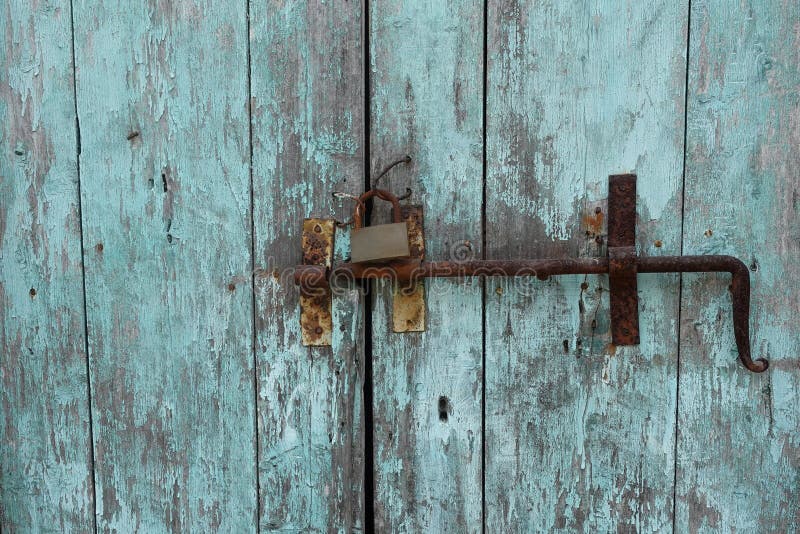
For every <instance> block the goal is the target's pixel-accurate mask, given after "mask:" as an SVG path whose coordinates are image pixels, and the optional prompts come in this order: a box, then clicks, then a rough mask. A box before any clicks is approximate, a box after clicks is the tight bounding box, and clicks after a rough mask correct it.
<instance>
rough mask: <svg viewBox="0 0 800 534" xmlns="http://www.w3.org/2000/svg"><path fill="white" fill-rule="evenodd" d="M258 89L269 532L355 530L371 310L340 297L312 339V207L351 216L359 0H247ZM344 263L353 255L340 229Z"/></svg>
mask: <svg viewBox="0 0 800 534" xmlns="http://www.w3.org/2000/svg"><path fill="white" fill-rule="evenodd" d="M250 9H251V10H250V20H251V27H252V29H251V51H252V61H251V77H252V83H251V89H252V95H253V97H252V127H253V180H254V219H255V262H256V273H257V276H256V280H255V289H256V312H257V317H256V335H257V357H258V424H259V473H260V489H261V491H260V497H261V511H260V514H259V520H260V526H261V531H262V532H266V531H269V532H272V531H280V532H358V531H360V530H361V529H362V528H363V526H364V519H363V514H364V507H363V469H364V467H363V454H364V445H363V422H362V417H363V412H362V403H363V400H362V391H361V389H362V384H363V344H362V340H363V321H362V318H361V309H362V299H361V296H360V292H359V291H357V290H355V289H349V290H348V289H343V290H340V291H337V292H335V294H334V296H333V339H332V347H303V346H302V345H301V338H300V313H299V290H298V288H297V287H295V285H294V283H293V280H292V277H291V274H292V273H291V271H289V269H291V268H292V267H294V266H295V265H298V264H299V263H300V261H301V258H302V255H301V246H300V245H301V230H302V222H303V219H304V218H305V217H309V216H311V217H333V216H336V217H337V218H338V219H340V220H344V219H347V218H349V216H350V211H351V210H352V205H350V204H349V203H348V204H345V205H344V206H340V207H339V208H338V209H337V210H336V211H334V210H333V209H332V207H334V206H336V201H335V200H333V199H332V197H331V193H333V192H334V191H343V192H348V193H351V194H355V193H360V192H361V187H362V184H363V168H364V92H363V91H364V89H363V87H364V84H363V69H364V63H363V44H362V37H361V35H362V25H363V16H362V11H363V7H362V5H361V2H358V1H356V2H353V1H349V2H348V1H345V0H334V1H332V2H327V3H318V2H311V1H309V2H306V1H301V2H282V1H263V0H257V1H253V2H251V7H250ZM337 234H338V235H337V236H336V243H335V254H336V260H337V261H342V260H343V259H344V257H346V256H347V255H348V252H349V242H348V240H347V237H348V234H347V232H346V231H340V232H337Z"/></svg>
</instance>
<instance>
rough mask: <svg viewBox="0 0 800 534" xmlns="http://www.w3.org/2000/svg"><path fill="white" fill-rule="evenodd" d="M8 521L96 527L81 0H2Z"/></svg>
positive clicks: (1, 400)
mask: <svg viewBox="0 0 800 534" xmlns="http://www.w3.org/2000/svg"><path fill="white" fill-rule="evenodd" d="M0 21H1V22H0V24H1V25H2V28H3V45H2V50H3V53H2V54H0V57H1V58H2V59H0V149H2V157H0V325H2V326H0V406H1V407H0V428H2V431H0V481H1V482H0V486H2V491H0V528H2V530H4V531H8V532H16V531H37V532H42V531H51V530H53V531H54V530H59V531H89V530H91V529H92V528H93V519H94V510H93V488H92V476H91V469H92V467H91V438H90V434H89V400H88V385H87V376H86V349H85V347H86V345H85V337H84V310H83V280H82V266H81V244H80V216H79V213H80V209H79V199H78V170H77V158H78V142H77V136H76V130H75V108H74V106H75V99H74V92H73V83H72V72H73V71H72V54H71V48H70V45H69V43H70V40H71V38H72V30H71V28H70V5H69V2H67V1H55V2H48V3H47V4H46V5H38V6H37V5H36V4H30V3H29V2H27V1H16V0H14V1H10V2H3V3H1V4H0Z"/></svg>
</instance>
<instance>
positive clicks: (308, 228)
mask: <svg viewBox="0 0 800 534" xmlns="http://www.w3.org/2000/svg"><path fill="white" fill-rule="evenodd" d="M335 228H336V226H335V224H334V221H333V220H331V219H305V220H304V221H303V265H322V266H324V267H325V268H326V270H327V269H330V268H331V265H332V263H333V237H334V232H335ZM300 331H301V337H302V343H303V345H305V346H307V347H330V345H331V337H332V335H331V333H332V332H333V315H332V314H331V290H330V287H327V286H326V287H315V288H306V289H302V288H301V291H300Z"/></svg>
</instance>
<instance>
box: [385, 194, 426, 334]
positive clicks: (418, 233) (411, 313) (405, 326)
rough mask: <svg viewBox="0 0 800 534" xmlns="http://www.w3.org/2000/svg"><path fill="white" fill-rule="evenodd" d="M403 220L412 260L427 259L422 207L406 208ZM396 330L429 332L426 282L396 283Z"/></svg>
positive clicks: (394, 299)
mask: <svg viewBox="0 0 800 534" xmlns="http://www.w3.org/2000/svg"><path fill="white" fill-rule="evenodd" d="M401 213H402V216H403V220H405V221H406V223H407V224H408V244H409V249H410V254H411V258H412V259H415V260H422V259H424V258H425V235H424V232H423V225H422V206H403V207H402V208H401ZM392 331H393V332H396V333H404V332H424V331H425V281H424V280H416V281H409V282H396V283H395V288H394V295H393V300H392Z"/></svg>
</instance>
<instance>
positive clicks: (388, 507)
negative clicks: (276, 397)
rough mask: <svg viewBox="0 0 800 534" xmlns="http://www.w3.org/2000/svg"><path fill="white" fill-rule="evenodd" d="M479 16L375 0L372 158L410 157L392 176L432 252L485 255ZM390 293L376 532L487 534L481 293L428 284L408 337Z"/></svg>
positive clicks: (452, 7) (383, 327)
mask: <svg viewBox="0 0 800 534" xmlns="http://www.w3.org/2000/svg"><path fill="white" fill-rule="evenodd" d="M482 26H483V5H482V2H478V1H472V0H471V1H467V2H462V1H459V2H419V1H413V0H404V1H400V2H397V1H393V0H380V1H374V0H373V1H372V2H370V24H369V27H370V59H371V64H370V73H371V89H372V97H371V104H370V105H371V109H372V115H371V119H372V120H371V124H370V128H371V145H370V146H371V152H372V154H371V158H370V159H371V161H372V168H373V169H380V168H381V167H382V166H383V165H385V164H386V163H387V162H389V161H391V160H393V159H395V158H396V157H398V156H400V155H402V154H410V155H411V156H412V158H413V160H412V162H411V163H410V164H409V165H407V166H402V167H398V168H397V169H396V170H395V171H393V172H392V174H391V176H389V177H388V181H387V184H388V186H389V187H391V188H392V190H394V191H397V192H399V193H401V192H403V191H404V188H405V187H406V186H408V187H410V188H411V189H412V190H413V196H412V198H411V202H413V203H421V204H423V205H424V218H425V220H424V226H425V241H426V242H425V247H426V257H427V258H428V259H450V257H452V256H453V255H454V253H457V252H458V251H462V252H463V253H464V254H466V255H476V256H478V257H480V254H481V250H480V248H481V193H482V98H483V97H482V93H483V89H482V76H481V73H482V65H483V38H482ZM374 214H375V217H374V218H375V219H376V220H380V219H381V218H384V220H385V218H386V217H387V216H388V206H387V205H386V204H376V205H375V210H374ZM479 288H480V285H478V289H479ZM391 293H392V292H391V291H390V290H389V288H388V287H386V285H385V284H384V285H381V286H380V291H379V294H378V296H377V297H376V300H375V307H374V308H375V310H374V316H373V362H374V363H373V366H374V367H373V389H374V399H373V407H374V436H375V437H374V439H375V442H374V448H373V452H374V455H375V456H374V462H375V470H374V472H375V528H376V530H377V531H378V532H481V526H482V519H481V506H482V503H481V496H482V495H481V493H482V492H481V448H482V439H481V435H482V430H481V429H482V422H481V394H482V385H481V384H482V377H481V374H482V362H481V360H482V358H481V337H482V333H481V332H482V326H481V322H482V316H481V314H482V309H481V308H482V302H481V295H480V291H479V290H476V288H474V287H473V288H469V287H464V286H463V285H461V284H459V283H458V282H455V281H449V280H447V281H445V280H439V281H436V282H435V283H434V282H430V283H428V284H427V288H426V300H427V312H426V318H427V325H426V327H427V329H426V331H425V332H423V333H414V334H394V333H392V332H391V330H392V329H391V326H390V325H391V309H392V305H391ZM440 403H442V404H443V405H444V411H445V412H446V413H447V416H446V417H444V418H443V417H442V416H440Z"/></svg>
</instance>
